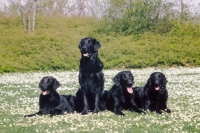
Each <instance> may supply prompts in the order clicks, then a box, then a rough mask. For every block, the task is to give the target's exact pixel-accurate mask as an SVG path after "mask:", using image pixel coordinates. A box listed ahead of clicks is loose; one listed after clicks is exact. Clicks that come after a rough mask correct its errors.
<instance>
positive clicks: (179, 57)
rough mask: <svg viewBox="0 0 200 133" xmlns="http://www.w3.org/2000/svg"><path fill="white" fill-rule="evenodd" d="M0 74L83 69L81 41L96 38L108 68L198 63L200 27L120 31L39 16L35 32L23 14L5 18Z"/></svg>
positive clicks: (87, 21) (175, 25)
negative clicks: (162, 32) (25, 28)
mask: <svg viewBox="0 0 200 133" xmlns="http://www.w3.org/2000/svg"><path fill="white" fill-rule="evenodd" d="M0 18H1V19H0V34H1V38H0V42H1V43H0V62H1V63H0V73H3V72H26V71H55V70H56V71H58V70H78V66H79V59H80V52H79V49H78V44H79V42H80V40H81V39H82V38H84V37H88V36H90V37H95V38H96V39H97V40H98V41H99V42H100V43H101V45H102V47H101V48H100V49H99V56H100V59H101V60H102V61H103V63H104V66H105V67H104V68H105V69H112V68H142V67H149V66H152V67H153V66H174V65H175V66H199V65H200V61H199V55H200V51H199V49H200V45H199V44H200V38H199V35H200V32H199V31H200V26H199V25H192V24H189V23H188V24H184V25H183V24H181V23H179V22H176V21H173V23H172V25H173V28H172V30H171V31H170V32H169V33H167V34H166V35H160V34H155V33H152V32H144V33H143V34H136V35H134V34H132V35H126V36H124V35H121V34H120V33H116V32H113V31H112V30H111V29H107V31H105V32H103V31H102V27H107V25H106V23H104V21H102V20H96V19H93V18H86V17H61V16H60V17H56V16H54V17H43V16H41V17H40V16H38V17H37V21H36V31H35V32H34V33H26V32H25V31H23V26H22V24H21V21H20V18H18V17H3V16H2V17H0Z"/></svg>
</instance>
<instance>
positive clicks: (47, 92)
mask: <svg viewBox="0 0 200 133" xmlns="http://www.w3.org/2000/svg"><path fill="white" fill-rule="evenodd" d="M49 92H50V91H49V90H46V91H42V95H44V96H45V95H48V94H49Z"/></svg>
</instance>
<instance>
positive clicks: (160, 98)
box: [133, 72, 171, 114]
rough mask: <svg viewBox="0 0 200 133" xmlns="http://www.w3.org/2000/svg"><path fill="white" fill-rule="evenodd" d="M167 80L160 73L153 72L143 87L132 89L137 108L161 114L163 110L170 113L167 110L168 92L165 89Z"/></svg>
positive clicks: (169, 111)
mask: <svg viewBox="0 0 200 133" xmlns="http://www.w3.org/2000/svg"><path fill="white" fill-rule="evenodd" d="M167 82H168V81H167V79H166V78H165V75H164V74H163V73H161V72H154V73H152V74H151V75H150V77H149V79H148V81H147V83H146V85H145V86H143V87H134V88H133V91H134V95H135V102H136V104H137V106H138V107H139V108H142V109H144V110H145V111H146V110H150V111H156V113H158V114H161V113H162V111H161V110H164V111H166V112H167V113H171V110H170V109H168V108H167V99H168V92H167V89H166V84H167Z"/></svg>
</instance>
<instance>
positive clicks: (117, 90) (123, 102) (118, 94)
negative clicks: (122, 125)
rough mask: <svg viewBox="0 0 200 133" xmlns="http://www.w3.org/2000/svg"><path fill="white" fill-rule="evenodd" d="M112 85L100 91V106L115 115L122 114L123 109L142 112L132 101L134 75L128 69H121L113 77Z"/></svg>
mask: <svg viewBox="0 0 200 133" xmlns="http://www.w3.org/2000/svg"><path fill="white" fill-rule="evenodd" d="M113 82H114V85H113V86H112V88H111V89H110V90H105V91H104V92H103V93H102V97H101V99H102V102H101V103H102V106H103V108H104V109H105V108H107V109H108V110H110V111H112V112H114V113H115V114H117V115H122V116H124V115H125V114H124V113H123V112H122V110H123V109H126V110H130V111H132V112H134V111H135V112H138V113H142V112H143V111H142V110H140V109H139V108H138V107H137V105H136V103H135V101H134V92H133V88H132V86H133V84H134V76H133V74H132V73H131V72H130V71H121V72H119V73H118V74H117V75H116V76H115V77H114V78H113Z"/></svg>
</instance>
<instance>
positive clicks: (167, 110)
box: [164, 109, 172, 113]
mask: <svg viewBox="0 0 200 133" xmlns="http://www.w3.org/2000/svg"><path fill="white" fill-rule="evenodd" d="M164 111H165V112H167V113H171V112H172V111H171V110H170V109H165V110H164Z"/></svg>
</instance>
